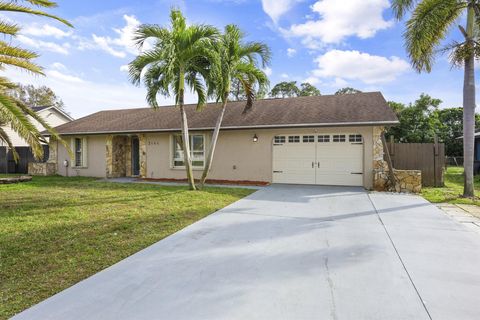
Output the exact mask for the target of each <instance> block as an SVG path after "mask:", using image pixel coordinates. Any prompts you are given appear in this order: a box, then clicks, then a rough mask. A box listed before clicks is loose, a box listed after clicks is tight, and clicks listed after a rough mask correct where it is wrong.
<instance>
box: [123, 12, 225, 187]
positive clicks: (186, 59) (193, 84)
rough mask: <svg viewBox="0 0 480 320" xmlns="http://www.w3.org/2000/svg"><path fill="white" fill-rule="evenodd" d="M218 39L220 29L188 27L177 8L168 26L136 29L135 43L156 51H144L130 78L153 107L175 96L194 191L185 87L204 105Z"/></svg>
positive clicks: (146, 26)
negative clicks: (160, 99)
mask: <svg viewBox="0 0 480 320" xmlns="http://www.w3.org/2000/svg"><path fill="white" fill-rule="evenodd" d="M217 36H218V30H217V29H216V28H214V27H212V26H208V25H197V24H192V25H187V23H186V20H185V17H184V16H183V15H182V13H181V12H180V11H179V10H175V9H174V10H172V11H171V12H170V26H169V27H160V26H159V25H154V24H144V25H141V26H140V27H139V28H138V29H137V30H136V32H135V37H134V40H135V41H136V42H137V44H138V46H139V47H140V48H142V47H143V45H144V43H145V41H146V40H147V39H153V40H154V41H155V43H154V45H153V49H150V50H146V51H143V52H142V53H140V54H139V55H138V56H137V57H136V58H135V59H134V60H133V61H132V62H130V64H129V74H130V79H131V81H132V82H133V83H134V84H135V85H140V83H141V82H142V80H143V82H144V84H145V86H146V88H147V97H146V99H147V102H148V103H149V105H150V106H152V107H153V108H158V102H157V95H158V94H162V95H164V96H170V95H171V94H173V95H174V97H175V105H177V106H178V107H179V111H180V116H181V125H182V149H183V158H184V164H185V170H186V173H187V179H188V183H189V186H190V189H191V190H195V189H196V187H195V181H194V178H193V172H192V161H191V156H190V136H189V133H188V122H187V114H186V112H185V108H184V96H185V88H186V87H188V88H190V89H191V90H192V91H194V92H196V94H197V97H198V102H197V110H199V109H200V108H201V107H202V106H203V105H205V103H206V100H207V92H206V89H205V85H204V81H205V79H206V78H207V76H208V75H209V72H210V66H211V65H212V61H214V60H215V59H216V57H217V55H216V53H215V51H214V49H213V46H212V42H213V41H215V40H216V39H217ZM214 63H216V62H214Z"/></svg>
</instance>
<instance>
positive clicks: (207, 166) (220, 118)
mask: <svg viewBox="0 0 480 320" xmlns="http://www.w3.org/2000/svg"><path fill="white" fill-rule="evenodd" d="M226 106H227V98H225V99H224V101H223V103H222V110H220V114H219V115H218V118H217V123H215V129H214V130H213V135H212V141H211V143H210V148H209V149H208V154H207V160H206V161H205V168H204V169H203V173H202V178H201V179H200V186H201V187H203V185H204V184H205V181H206V180H207V175H208V171H210V168H211V167H212V162H213V154H214V153H215V148H216V146H217V140H218V135H219V133H220V127H221V125H222V121H223V115H224V114H225V108H226Z"/></svg>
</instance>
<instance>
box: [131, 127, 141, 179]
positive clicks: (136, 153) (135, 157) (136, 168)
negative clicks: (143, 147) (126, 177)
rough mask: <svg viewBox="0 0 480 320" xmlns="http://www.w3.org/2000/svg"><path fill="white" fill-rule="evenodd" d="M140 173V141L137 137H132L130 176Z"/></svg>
mask: <svg viewBox="0 0 480 320" xmlns="http://www.w3.org/2000/svg"><path fill="white" fill-rule="evenodd" d="M139 175H140V143H139V141H138V137H132V176H139Z"/></svg>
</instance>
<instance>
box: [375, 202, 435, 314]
mask: <svg viewBox="0 0 480 320" xmlns="http://www.w3.org/2000/svg"><path fill="white" fill-rule="evenodd" d="M367 197H368V200H370V203H371V204H372V206H373V209H374V210H375V213H376V214H377V217H378V220H379V221H380V223H381V224H382V227H383V229H384V230H385V233H386V234H387V237H388V239H389V240H390V243H391V244H392V247H393V249H394V250H395V253H396V255H397V257H398V260H400V263H401V264H402V267H403V269H404V270H405V273H406V274H407V277H408V279H409V280H410V283H411V284H412V286H413V289H414V290H415V292H416V294H417V296H418V298H419V299H420V302H421V304H422V306H423V308H424V309H425V312H426V313H427V315H428V318H429V319H430V320H432V316H431V315H430V312H429V311H428V308H427V305H426V304H425V301H424V300H423V298H422V296H421V294H420V292H419V291H418V288H417V286H416V285H415V282H413V279H412V276H411V275H410V272H408V269H407V266H406V265H405V263H404V261H403V259H402V257H401V256H400V253H399V252H398V249H397V247H396V246H395V242H393V239H392V237H391V236H390V233H389V232H388V229H387V226H386V225H385V223H384V222H383V220H382V217H381V216H380V213H379V212H378V210H377V207H376V206H375V203H374V202H373V200H372V198H371V197H370V194H369V193H367Z"/></svg>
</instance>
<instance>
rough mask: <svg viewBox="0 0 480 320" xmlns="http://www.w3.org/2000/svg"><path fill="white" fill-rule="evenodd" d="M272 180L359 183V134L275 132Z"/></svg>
mask: <svg viewBox="0 0 480 320" xmlns="http://www.w3.org/2000/svg"><path fill="white" fill-rule="evenodd" d="M273 182H274V183H292V184H320V185H339V186H362V185H363V138H362V136H361V135H360V134H355V133H351V134H350V133H345V134H343V133H341V134H301V135H300V134H298V135H278V136H275V138H274V141H273Z"/></svg>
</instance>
